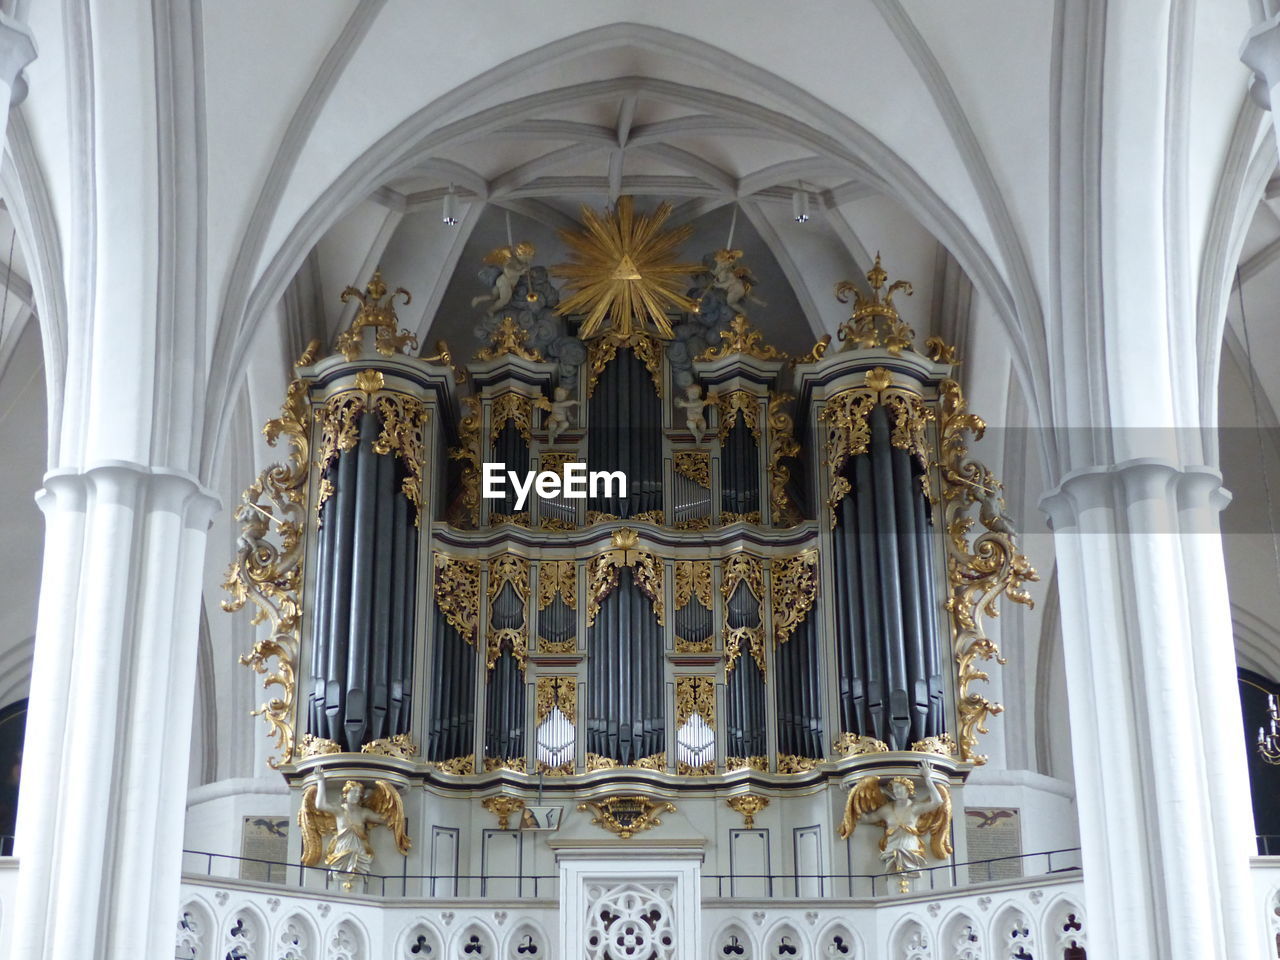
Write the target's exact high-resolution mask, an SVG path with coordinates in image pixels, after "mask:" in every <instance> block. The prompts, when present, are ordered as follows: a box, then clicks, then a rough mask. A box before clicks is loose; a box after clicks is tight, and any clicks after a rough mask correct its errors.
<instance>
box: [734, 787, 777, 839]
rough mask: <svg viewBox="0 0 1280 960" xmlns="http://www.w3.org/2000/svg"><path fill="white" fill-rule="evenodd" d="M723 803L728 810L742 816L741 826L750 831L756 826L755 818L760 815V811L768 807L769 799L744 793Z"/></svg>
mask: <svg viewBox="0 0 1280 960" xmlns="http://www.w3.org/2000/svg"><path fill="white" fill-rule="evenodd" d="M725 803H727V804H728V805H729V807H730V809H732V810H734V811H735V812H737V813H740V814H741V815H742V826H743V827H744V828H745V829H747V830H751V829H753V828H754V827H755V825H756V817H758V816H759V815H760V811H761V810H763V809H764V808H765V807H767V806H768V805H769V798H768V797H762V796H760V795H759V794H756V793H744V794H741V795H740V796H737V797H729V799H727V800H725Z"/></svg>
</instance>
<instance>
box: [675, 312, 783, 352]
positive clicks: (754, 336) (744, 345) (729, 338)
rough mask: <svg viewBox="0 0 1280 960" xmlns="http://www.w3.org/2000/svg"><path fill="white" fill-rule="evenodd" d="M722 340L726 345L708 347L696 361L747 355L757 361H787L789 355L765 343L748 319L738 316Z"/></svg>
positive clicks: (730, 322)
mask: <svg viewBox="0 0 1280 960" xmlns="http://www.w3.org/2000/svg"><path fill="white" fill-rule="evenodd" d="M720 338H721V339H722V340H723V341H724V343H722V344H720V345H719V346H718V347H708V348H707V349H706V350H704V351H703V352H702V353H701V354H700V355H699V356H697V357H695V358H694V359H695V360H699V361H702V360H720V359H722V358H724V357H732V356H736V355H738V354H746V355H747V356H750V357H755V358H756V359H757V360H785V359H787V355H786V354H785V353H783V352H782V351H781V350H778V349H775V348H774V347H771V346H769V345H768V344H767V343H765V342H764V336H763V335H762V334H761V333H760V331H759V330H757V329H756V328H755V327H753V326H751V324H750V323H748V322H747V318H746V317H745V316H743V315H742V314H738V315H737V316H736V317H734V318H733V319H732V320H730V321H729V329H728V330H725V331H722V332H721V334H720Z"/></svg>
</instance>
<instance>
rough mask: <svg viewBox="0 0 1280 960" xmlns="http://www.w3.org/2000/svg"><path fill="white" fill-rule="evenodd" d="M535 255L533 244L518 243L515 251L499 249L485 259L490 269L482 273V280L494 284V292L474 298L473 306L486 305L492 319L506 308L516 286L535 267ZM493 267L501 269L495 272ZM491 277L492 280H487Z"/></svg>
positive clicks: (504, 248)
mask: <svg viewBox="0 0 1280 960" xmlns="http://www.w3.org/2000/svg"><path fill="white" fill-rule="evenodd" d="M533 254H534V249H533V244H531V243H518V244H516V246H515V248H514V249H512V248H511V247H499V248H498V249H497V250H494V251H493V252H492V253H490V254H489V255H488V256H487V257H485V258H484V262H485V263H486V264H487V265H488V268H489V269H485V270H482V271H480V278H481V279H482V280H484V281H485V282H486V283H492V284H493V290H492V292H490V293H489V294H488V295H486V296H480V297H475V298H473V299H472V301H471V306H473V307H479V306H481V305H484V307H485V312H486V313H487V314H488V315H489V316H491V317H492V316H494V315H495V314H497V313H498V312H499V311H500V310H502V309H503V308H504V307H506V306H507V304H509V303H510V302H511V297H512V295H513V294H514V293H515V292H516V284H518V283H519V282H520V278H521V277H523V276H524V275H525V274H527V273H528V272H529V268H530V267H532V266H533ZM493 267H497V268H499V269H498V270H497V271H496V272H494V271H493V270H492V268H493ZM490 276H491V277H492V279H487V278H488V277H490Z"/></svg>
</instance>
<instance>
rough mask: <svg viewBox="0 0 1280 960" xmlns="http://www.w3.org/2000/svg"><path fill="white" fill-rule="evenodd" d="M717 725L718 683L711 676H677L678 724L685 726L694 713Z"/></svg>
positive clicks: (711, 725) (709, 723) (711, 724)
mask: <svg viewBox="0 0 1280 960" xmlns="http://www.w3.org/2000/svg"><path fill="white" fill-rule="evenodd" d="M695 713H696V714H698V715H699V716H701V717H702V719H703V720H704V721H706V724H707V726H709V727H715V725H716V685H715V680H713V679H712V678H711V677H676V726H677V727H683V726H684V725H685V722H686V721H687V720H688V719H689V718H690V717H692V716H693V715H694V714H695Z"/></svg>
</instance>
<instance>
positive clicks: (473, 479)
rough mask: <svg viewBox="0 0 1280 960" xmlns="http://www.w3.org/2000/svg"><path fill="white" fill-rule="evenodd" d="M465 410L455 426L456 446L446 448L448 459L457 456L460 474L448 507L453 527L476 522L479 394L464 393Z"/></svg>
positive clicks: (472, 524) (479, 456)
mask: <svg viewBox="0 0 1280 960" xmlns="http://www.w3.org/2000/svg"><path fill="white" fill-rule="evenodd" d="M462 402H463V404H465V405H466V408H467V412H466V413H465V414H463V417H462V422H461V424H460V426H459V428H458V434H459V440H460V441H461V442H460V443H459V444H458V446H456V447H452V448H450V450H449V459H451V460H461V461H462V463H463V467H462V475H461V477H459V479H458V495H457V497H456V499H455V500H454V502H453V504H452V505H451V506H450V508H449V522H450V523H452V524H453V525H454V526H455V527H472V528H474V527H475V526H477V525H478V524H479V523H480V463H481V459H482V457H481V450H480V424H481V420H482V418H483V413H482V411H481V409H480V398H479V397H474V396H472V397H464V398H463V400H462Z"/></svg>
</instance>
